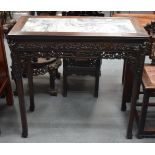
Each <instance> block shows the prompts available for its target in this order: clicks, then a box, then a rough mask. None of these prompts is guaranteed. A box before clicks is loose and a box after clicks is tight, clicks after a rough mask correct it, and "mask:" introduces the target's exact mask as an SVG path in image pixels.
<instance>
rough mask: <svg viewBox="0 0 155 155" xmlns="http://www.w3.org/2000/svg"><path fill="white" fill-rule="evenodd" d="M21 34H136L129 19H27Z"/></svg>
mask: <svg viewBox="0 0 155 155" xmlns="http://www.w3.org/2000/svg"><path fill="white" fill-rule="evenodd" d="M21 31H22V32H94V33H117V34H119V33H120V34H121V33H136V30H135V28H134V26H133V25H132V23H131V21H130V19H117V18H111V19H110V18H105V19H103V18H102V19H99V18H29V19H28V20H27V22H26V23H25V25H24V26H23V28H22V30H21Z"/></svg>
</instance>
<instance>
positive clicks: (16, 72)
mask: <svg viewBox="0 0 155 155" xmlns="http://www.w3.org/2000/svg"><path fill="white" fill-rule="evenodd" d="M11 56H12V73H13V78H14V79H15V81H16V85H17V92H18V99H19V108H20V115H21V123H22V137H24V138H26V137H27V136H28V125H27V117H26V110H25V100H24V90H23V82H22V74H21V68H20V62H19V59H18V56H17V54H15V52H14V51H12V53H11Z"/></svg>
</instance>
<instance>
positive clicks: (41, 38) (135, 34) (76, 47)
mask: <svg viewBox="0 0 155 155" xmlns="http://www.w3.org/2000/svg"><path fill="white" fill-rule="evenodd" d="M8 43H9V46H10V49H11V56H12V72H13V78H14V79H15V80H16V81H17V91H18V98H19V106H20V113H21V122H22V136H23V137H27V136H28V125H27V118H26V111H25V100H24V92H23V82H22V75H21V65H20V63H21V62H20V60H23V59H24V60H25V61H28V60H29V59H33V58H36V57H57V58H75V57H79V58H90V59H91V58H93V59H94V58H103V59H125V58H128V59H129V60H130V61H129V63H135V64H136V69H135V75H134V83H133V91H132V100H131V108H130V114H129V122H128V127H127V138H132V128H133V122H134V118H135V110H136V99H137V96H136V94H137V91H138V90H139V85H140V81H141V76H142V70H143V65H144V59H145V55H146V54H147V53H148V52H149V51H150V50H149V48H150V42H149V36H148V35H147V33H146V32H145V30H144V29H143V28H142V27H141V26H139V25H138V24H137V22H136V21H135V20H133V19H131V18H118V17H110V18H105V17H73V16H72V17H56V16H55V17H51V16H50V17H47V16H46V17H43V16H42V17H40V16H39V17H21V18H20V19H19V20H18V22H17V23H16V25H15V26H14V27H13V29H12V30H11V32H10V33H9V35H8Z"/></svg>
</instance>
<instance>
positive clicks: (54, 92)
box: [49, 70, 57, 96]
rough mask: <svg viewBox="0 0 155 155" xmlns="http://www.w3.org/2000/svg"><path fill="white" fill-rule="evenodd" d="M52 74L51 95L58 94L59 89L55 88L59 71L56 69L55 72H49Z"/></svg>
mask: <svg viewBox="0 0 155 155" xmlns="http://www.w3.org/2000/svg"><path fill="white" fill-rule="evenodd" d="M49 74H50V91H49V93H50V95H51V96H57V91H56V90H55V79H56V74H57V71H56V70H55V71H54V72H49Z"/></svg>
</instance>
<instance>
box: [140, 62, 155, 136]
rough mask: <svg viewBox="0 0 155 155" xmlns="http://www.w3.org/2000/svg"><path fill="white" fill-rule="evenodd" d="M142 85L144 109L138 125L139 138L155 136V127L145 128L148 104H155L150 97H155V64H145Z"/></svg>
mask: <svg viewBox="0 0 155 155" xmlns="http://www.w3.org/2000/svg"><path fill="white" fill-rule="evenodd" d="M142 85H143V90H144V96H143V103H142V109H141V114H140V120H139V126H138V138H142V137H152V136H154V137H155V129H152V128H150V129H149V128H147V129H146V128H145V122H146V117H147V110H148V106H154V104H152V105H151V104H150V103H149V98H150V97H155V66H153V65H145V66H144V71H143V77H142Z"/></svg>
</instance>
